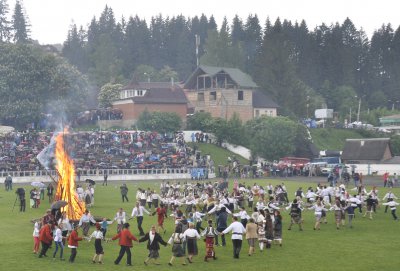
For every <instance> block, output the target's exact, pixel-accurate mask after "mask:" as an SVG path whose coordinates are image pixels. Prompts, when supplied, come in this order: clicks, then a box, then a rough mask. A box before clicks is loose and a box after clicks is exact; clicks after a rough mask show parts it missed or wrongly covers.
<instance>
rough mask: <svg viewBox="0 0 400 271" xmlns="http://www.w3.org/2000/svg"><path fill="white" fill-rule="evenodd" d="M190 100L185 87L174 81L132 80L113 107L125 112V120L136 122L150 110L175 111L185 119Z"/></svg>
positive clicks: (122, 90)
mask: <svg viewBox="0 0 400 271" xmlns="http://www.w3.org/2000/svg"><path fill="white" fill-rule="evenodd" d="M187 105H188V100H187V99H186V96H185V93H184V92H183V89H182V88H181V87H180V86H179V85H178V84H176V83H173V82H171V83H170V82H134V81H133V82H131V83H130V84H129V85H127V86H124V87H123V88H122V89H121V90H120V99H119V100H116V101H114V102H113V103H112V106H113V108H115V109H119V110H121V111H122V114H123V121H127V120H131V121H133V122H135V121H136V120H137V119H138V117H139V115H140V114H141V113H142V112H143V111H144V110H147V111H149V112H155V111H158V112H174V113H177V114H178V115H179V116H180V117H181V118H182V119H183V120H185V119H186V115H187Z"/></svg>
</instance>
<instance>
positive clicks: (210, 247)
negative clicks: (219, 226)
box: [201, 220, 219, 262]
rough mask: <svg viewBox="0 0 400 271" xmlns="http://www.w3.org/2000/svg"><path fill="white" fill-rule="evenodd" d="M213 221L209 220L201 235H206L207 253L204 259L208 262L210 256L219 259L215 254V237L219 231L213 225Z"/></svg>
mask: <svg viewBox="0 0 400 271" xmlns="http://www.w3.org/2000/svg"><path fill="white" fill-rule="evenodd" d="M212 224H213V221H212V220H208V226H207V227H206V228H205V229H204V231H203V232H202V233H201V236H206V239H205V242H206V255H205V256H204V261H205V262H206V261H207V260H208V259H209V258H213V259H214V260H216V259H217V257H216V256H215V250H214V239H215V236H217V235H218V234H219V233H218V231H217V230H216V229H215V228H214V227H213V226H212Z"/></svg>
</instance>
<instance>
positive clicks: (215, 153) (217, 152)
mask: <svg viewBox="0 0 400 271" xmlns="http://www.w3.org/2000/svg"><path fill="white" fill-rule="evenodd" d="M194 145H196V146H197V148H198V149H199V150H200V151H201V155H207V154H209V155H211V157H212V159H213V160H214V165H215V166H218V165H226V164H227V162H228V156H230V157H231V158H233V157H234V156H236V158H237V159H238V160H239V161H240V163H241V164H242V165H248V164H249V160H247V159H245V158H243V157H242V156H240V155H237V154H235V153H233V152H231V151H229V150H227V149H224V148H221V147H218V146H217V145H215V144H207V143H189V146H190V147H192V148H193V146H194Z"/></svg>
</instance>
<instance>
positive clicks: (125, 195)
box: [120, 184, 129, 202]
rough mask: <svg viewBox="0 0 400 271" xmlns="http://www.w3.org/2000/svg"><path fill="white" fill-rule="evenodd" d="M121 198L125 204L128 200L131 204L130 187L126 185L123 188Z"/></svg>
mask: <svg viewBox="0 0 400 271" xmlns="http://www.w3.org/2000/svg"><path fill="white" fill-rule="evenodd" d="M120 189H121V196H122V202H124V201H125V200H126V202H129V200H128V196H127V195H128V187H127V186H126V184H123V185H122V186H121V187H120Z"/></svg>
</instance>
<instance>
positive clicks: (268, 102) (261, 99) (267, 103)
mask: <svg viewBox="0 0 400 271" xmlns="http://www.w3.org/2000/svg"><path fill="white" fill-rule="evenodd" d="M253 107H254V108H278V107H279V105H278V104H277V103H275V102H274V101H273V100H272V98H271V97H269V96H268V95H267V94H265V93H263V92H261V91H260V90H253Z"/></svg>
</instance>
